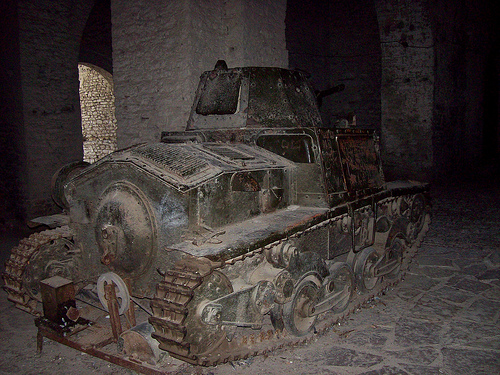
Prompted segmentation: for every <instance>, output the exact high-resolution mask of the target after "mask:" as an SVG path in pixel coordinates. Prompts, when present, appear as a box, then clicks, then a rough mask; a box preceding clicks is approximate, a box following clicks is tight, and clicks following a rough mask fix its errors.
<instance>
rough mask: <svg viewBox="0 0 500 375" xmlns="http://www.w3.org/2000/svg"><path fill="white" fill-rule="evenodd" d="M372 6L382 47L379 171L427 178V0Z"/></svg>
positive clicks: (430, 56)
mask: <svg viewBox="0 0 500 375" xmlns="http://www.w3.org/2000/svg"><path fill="white" fill-rule="evenodd" d="M409 4H410V5H409ZM375 5H376V9H377V18H378V23H379V31H380V43H381V49H382V84H381V103H382V116H381V117H382V124H381V141H382V154H383V162H384V170H385V172H386V174H387V176H388V177H389V178H388V179H392V178H412V179H420V180H428V179H429V178H430V177H431V172H432V166H433V144H432V143H433V129H432V126H433V106H434V97H433V95H434V72H435V67H434V48H433V36H432V34H431V20H430V19H429V9H428V4H427V1H426V0H416V1H413V2H411V3H407V2H401V1H397V0H377V1H375Z"/></svg>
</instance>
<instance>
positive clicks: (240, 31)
mask: <svg viewBox="0 0 500 375" xmlns="http://www.w3.org/2000/svg"><path fill="white" fill-rule="evenodd" d="M285 12H286V2H285V0H279V1H273V0H256V1H251V2H249V1H244V0H237V1H223V0H205V1H195V0H178V1H161V2H160V1H159V2H156V1H155V2H152V1H146V0H119V1H118V0H113V1H112V3H111V15H112V25H113V79H114V85H115V105H116V118H117V125H118V130H117V142H118V148H123V147H126V146H129V145H132V144H135V143H138V142H156V141H159V138H160V134H161V132H162V131H164V130H184V129H185V127H186V122H187V119H188V115H189V111H190V110H191V105H192V101H193V98H194V94H195V91H196V87H197V85H198V79H199V76H200V74H201V73H202V72H203V71H205V70H210V69H212V68H213V67H214V65H215V63H216V62H217V60H219V59H224V60H226V61H227V63H228V66H230V67H233V66H250V65H253V66H258V65H260V66H265V65H268V66H280V67H286V66H287V64H288V55H287V52H286V49H285V24H284V20H285Z"/></svg>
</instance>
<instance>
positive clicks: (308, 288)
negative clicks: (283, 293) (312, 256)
mask: <svg viewBox="0 0 500 375" xmlns="http://www.w3.org/2000/svg"><path fill="white" fill-rule="evenodd" d="M320 288H321V281H320V280H319V279H318V277H317V276H316V275H314V274H309V275H307V276H305V277H304V278H302V280H301V281H300V282H299V283H298V284H297V286H296V287H295V290H294V293H293V296H292V300H291V301H290V302H288V303H286V304H285V305H284V306H283V323H284V325H285V328H286V330H287V331H288V332H290V333H291V334H292V335H294V336H299V337H300V336H305V335H307V334H308V333H309V332H310V331H311V330H312V329H313V327H314V324H315V323H316V318H317V315H314V312H315V310H314V309H315V306H316V304H317V302H318V297H319V291H320Z"/></svg>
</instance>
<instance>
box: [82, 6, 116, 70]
mask: <svg viewBox="0 0 500 375" xmlns="http://www.w3.org/2000/svg"><path fill="white" fill-rule="evenodd" d="M79 60H80V62H82V63H90V64H93V65H96V66H98V67H101V68H103V69H105V70H106V71H107V72H109V73H111V74H113V56H112V41H111V0H97V1H96V2H95V4H94V7H93V8H92V11H91V12H90V14H89V18H88V20H87V23H86V25H85V29H84V30H83V35H82V40H81V43H80V56H79Z"/></svg>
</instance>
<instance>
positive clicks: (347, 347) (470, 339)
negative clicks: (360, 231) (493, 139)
mask: <svg viewBox="0 0 500 375" xmlns="http://www.w3.org/2000/svg"><path fill="white" fill-rule="evenodd" d="M433 197H434V200H433V218H432V223H431V229H430V230H429V232H428V235H427V237H426V239H425V240H424V242H423V244H422V246H421V249H420V251H419V254H418V256H417V257H416V258H415V259H414V262H413V263H412V265H411V267H410V271H409V272H408V273H407V275H406V278H405V280H404V281H403V282H401V283H400V284H399V285H397V286H396V287H395V288H393V290H390V291H388V293H387V294H386V295H384V296H381V297H380V298H379V299H378V300H377V301H376V303H374V304H372V305H371V306H370V307H368V308H364V309H362V310H360V311H358V312H357V313H356V314H354V315H352V316H351V317H350V318H349V319H348V321H346V322H344V323H343V324H341V325H339V326H336V327H335V328H334V329H333V330H332V331H331V332H329V333H328V334H326V335H324V336H322V337H319V338H318V339H317V340H315V341H314V342H313V343H311V344H309V345H307V346H304V347H297V348H293V349H291V348H288V349H285V350H282V351H279V352H274V353H272V354H271V355H269V356H268V357H256V358H250V359H248V360H245V361H238V362H235V363H229V364H225V365H220V366H218V367H214V368H208V369H206V368H205V369H196V368H193V367H190V366H189V367H186V368H185V369H184V370H182V371H181V373H182V374H189V373H199V374H214V375H225V374H304V375H305V374H340V375H341V374H353V375H361V374H362V375H376V374H377V375H378V374H379V375H393V374H413V375H434V374H448V375H460V374H467V375H479V374H485V375H491V374H493V375H496V374H500V319H499V315H500V180H499V179H498V178H496V179H493V180H492V179H489V180H487V181H486V182H481V183H478V182H473V181H461V182H459V183H454V184H449V185H446V186H444V185H443V186H438V187H435V188H434V189H433ZM4 246H6V245H5V244H4V245H2V247H4ZM3 256H4V257H5V255H3ZM0 301H1V302H0V306H1V307H0V339H1V340H2V342H3V349H2V355H1V356H0V374H68V373H74V374H96V373H99V374H130V373H132V372H130V371H129V370H125V369H121V368H119V367H116V366H114V365H108V364H107V363H106V362H103V361H100V360H98V359H95V358H92V357H89V356H87V355H81V354H80V353H78V352H76V351H73V350H71V349H69V348H65V347H63V346H61V345H59V344H56V343H52V342H46V344H45V347H44V352H43V353H42V354H41V355H36V354H35V346H36V345H35V336H36V330H35V327H34V326H33V321H32V319H31V317H30V316H29V315H27V314H24V313H22V312H19V311H17V310H15V309H14V308H13V307H12V306H10V304H8V303H7V301H6V299H5V293H4V292H1V293H0Z"/></svg>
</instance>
